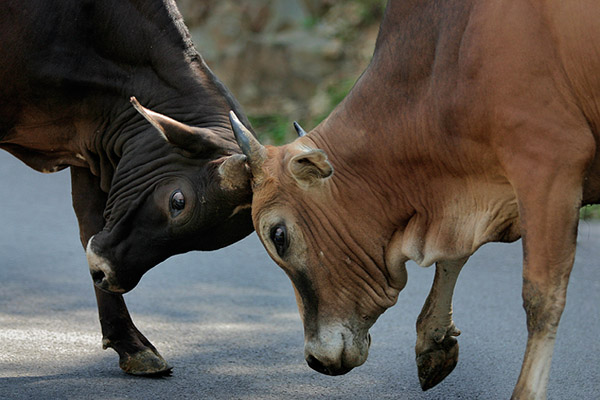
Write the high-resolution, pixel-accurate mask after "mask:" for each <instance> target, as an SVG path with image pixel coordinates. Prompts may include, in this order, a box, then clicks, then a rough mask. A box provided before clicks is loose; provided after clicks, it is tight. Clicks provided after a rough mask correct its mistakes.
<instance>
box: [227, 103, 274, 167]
mask: <svg viewBox="0 0 600 400" xmlns="http://www.w3.org/2000/svg"><path fill="white" fill-rule="evenodd" d="M229 121H230V122H231V127H232V128H233V133H234V134H235V140H236V141H237V143H238V145H239V146H240V149H242V152H243V153H244V154H245V155H246V157H247V162H248V165H249V166H250V169H251V170H252V175H254V177H255V178H256V175H257V174H258V173H259V172H260V168H261V166H262V163H263V162H264V160H265V158H266V156H267V150H266V149H265V147H264V146H263V145H262V144H260V142H259V141H258V140H257V139H256V138H255V137H254V135H252V133H251V132H250V131H249V130H248V129H247V128H246V127H245V126H244V125H243V124H242V123H241V122H240V120H239V119H238V117H237V115H235V113H234V112H233V111H230V112H229Z"/></svg>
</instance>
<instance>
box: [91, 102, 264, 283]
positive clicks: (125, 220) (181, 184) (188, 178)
mask: <svg viewBox="0 0 600 400" xmlns="http://www.w3.org/2000/svg"><path fill="white" fill-rule="evenodd" d="M132 103H133V105H134V107H135V108H136V109H137V110H138V111H139V112H140V114H142V115H143V116H144V117H145V118H146V120H148V121H149V122H150V123H151V124H152V125H153V126H154V128H156V129H157V130H158V131H159V132H160V134H161V135H162V137H161V135H159V134H157V133H156V132H155V131H153V132H152V133H151V134H150V133H149V132H145V133H146V134H145V135H141V136H143V137H144V139H143V140H130V141H131V142H132V143H128V148H127V149H125V147H124V151H123V155H122V158H121V160H120V162H119V164H118V168H117V170H116V172H115V174H114V176H113V181H112V185H111V189H110V192H109V194H108V201H107V205H106V210H105V221H106V222H105V226H104V229H103V230H102V231H101V232H99V233H97V234H96V235H94V236H93V237H92V238H91V239H90V240H89V242H88V245H87V249H86V254H87V258H88V262H89V266H90V272H91V274H92V278H93V280H94V283H95V284H96V286H97V287H99V288H101V289H104V290H108V291H111V292H118V293H124V292H127V291H129V290H131V289H133V288H134V287H135V285H136V284H137V283H138V282H139V280H140V279H141V277H142V275H143V274H144V273H145V272H146V271H148V270H149V269H150V268H152V267H153V266H155V265H156V264H158V263H160V262H161V261H163V260H165V259H167V258H168V257H170V256H172V255H174V254H180V253H184V252H187V251H191V250H214V249H217V248H221V247H224V246H227V245H229V244H231V243H234V242H236V241H238V240H240V239H242V238H244V237H245V236H247V235H248V234H249V233H251V232H252V230H253V228H252V221H251V217H250V204H251V196H252V194H251V189H250V186H249V176H248V174H246V173H244V169H243V168H240V166H241V165H243V164H244V162H245V156H243V155H241V154H238V153H239V152H240V151H239V148H238V146H237V144H236V143H235V139H234V138H233V135H232V134H231V133H230V132H220V133H223V134H219V131H218V130H216V129H211V130H209V129H205V128H195V127H190V126H188V125H185V124H183V123H180V122H177V121H175V120H173V119H171V118H168V117H166V116H164V115H161V114H159V113H155V112H153V111H150V110H148V109H146V108H144V107H142V106H141V105H140V104H139V103H138V102H137V100H135V98H132ZM151 129H153V128H151ZM227 133H228V134H227ZM138 136H140V135H138Z"/></svg>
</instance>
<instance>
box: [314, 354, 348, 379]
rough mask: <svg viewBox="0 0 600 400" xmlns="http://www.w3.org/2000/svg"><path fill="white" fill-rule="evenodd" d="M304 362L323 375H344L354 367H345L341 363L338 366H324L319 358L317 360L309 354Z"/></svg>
mask: <svg viewBox="0 0 600 400" xmlns="http://www.w3.org/2000/svg"><path fill="white" fill-rule="evenodd" d="M306 363H307V364H308V366H309V367H311V368H312V369H314V370H315V371H317V372H320V373H322V374H325V375H330V376H336V375H344V374H347V373H348V372H350V371H351V370H352V369H353V368H354V367H345V366H343V365H340V366H326V365H323V363H321V362H320V361H319V360H317V359H316V358H315V357H313V356H312V355H309V356H308V357H307V358H306Z"/></svg>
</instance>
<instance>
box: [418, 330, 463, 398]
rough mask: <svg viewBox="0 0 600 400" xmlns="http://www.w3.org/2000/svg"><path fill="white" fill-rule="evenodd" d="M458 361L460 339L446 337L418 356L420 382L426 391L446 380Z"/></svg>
mask: <svg viewBox="0 0 600 400" xmlns="http://www.w3.org/2000/svg"><path fill="white" fill-rule="evenodd" d="M457 363H458V341H457V340H456V339H455V338H454V337H452V336H448V337H446V338H445V339H444V340H443V341H442V342H441V343H436V344H435V345H434V347H432V348H431V349H429V350H427V351H425V352H423V353H421V354H419V355H418V356H417V368H418V371H419V382H420V383H421V389H423V390H424V391H425V390H427V389H431V388H432V387H434V386H435V385H437V384H438V383H440V382H441V381H443V380H444V378H446V377H447V376H448V375H449V374H450V372H452V370H453V369H454V367H456V364H457Z"/></svg>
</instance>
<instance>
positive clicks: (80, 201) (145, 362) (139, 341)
mask: <svg viewBox="0 0 600 400" xmlns="http://www.w3.org/2000/svg"><path fill="white" fill-rule="evenodd" d="M71 188H72V189H71V190H72V196H73V208H74V209H75V214H76V215H77V220H78V221H79V234H80V238H81V243H82V244H83V246H84V248H85V246H86V245H87V242H88V240H89V239H90V237H92V235H94V234H95V233H97V232H99V231H100V230H102V228H103V226H104V218H103V212H104V207H105V205H106V198H107V195H106V193H104V192H103V191H102V190H100V185H99V179H98V178H97V177H96V176H94V175H92V174H91V173H90V171H89V170H88V169H86V168H78V167H71ZM94 289H95V291H96V300H97V302H98V313H99V316H100V325H101V328H102V346H103V347H104V348H105V349H106V348H108V347H111V348H113V349H114V350H115V351H116V352H117V353H119V366H120V367H121V369H123V371H125V372H127V373H130V374H135V375H157V374H159V375H162V374H168V373H170V371H171V369H172V368H171V366H170V365H169V364H167V362H166V361H165V360H164V359H163V358H162V357H161V355H160V354H159V353H158V351H156V349H155V348H154V346H153V345H152V344H151V343H150V341H148V339H146V338H145V337H144V335H142V333H141V332H140V331H139V330H138V329H137V328H136V327H135V325H134V324H133V321H132V320H131V317H130V315H129V311H128V310H127V306H126V304H125V300H124V299H123V296H122V295H120V294H113V293H108V292H104V291H102V290H100V289H98V288H94Z"/></svg>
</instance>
